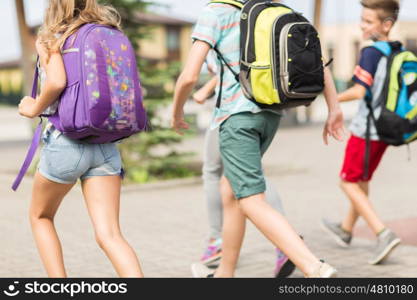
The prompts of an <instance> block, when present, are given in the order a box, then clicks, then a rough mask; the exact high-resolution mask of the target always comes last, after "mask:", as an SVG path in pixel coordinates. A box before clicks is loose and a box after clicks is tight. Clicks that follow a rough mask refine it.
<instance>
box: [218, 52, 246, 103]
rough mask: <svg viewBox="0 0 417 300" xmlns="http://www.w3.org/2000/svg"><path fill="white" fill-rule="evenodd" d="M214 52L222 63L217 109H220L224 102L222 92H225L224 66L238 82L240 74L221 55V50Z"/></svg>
mask: <svg viewBox="0 0 417 300" xmlns="http://www.w3.org/2000/svg"><path fill="white" fill-rule="evenodd" d="M213 50H214V51H216V53H217V58H218V59H219V61H220V88H219V94H218V95H217V101H216V107H217V108H220V105H221V102H222V91H223V77H224V66H226V67H227V68H228V69H229V71H230V72H232V74H233V76H234V77H235V79H236V81H237V82H239V81H240V80H239V74H238V73H236V72H235V71H234V70H233V68H232V67H231V66H230V65H229V64H228V63H227V61H226V59H225V58H224V56H223V55H222V54H221V52H220V51H219V49H217V47H214V48H213Z"/></svg>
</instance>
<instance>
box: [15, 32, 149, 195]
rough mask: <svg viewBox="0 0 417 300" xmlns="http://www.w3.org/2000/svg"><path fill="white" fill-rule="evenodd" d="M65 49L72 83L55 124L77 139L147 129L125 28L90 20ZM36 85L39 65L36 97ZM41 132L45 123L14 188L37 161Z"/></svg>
mask: <svg viewBox="0 0 417 300" xmlns="http://www.w3.org/2000/svg"><path fill="white" fill-rule="evenodd" d="M62 54H63V60H64V64H65V71H66V75H67V86H66V88H65V90H64V91H63V92H62V94H61V96H60V100H59V101H60V102H59V106H58V109H57V111H56V112H55V113H54V114H53V115H51V116H48V119H49V121H50V122H51V123H52V124H53V125H54V126H55V128H56V129H58V130H59V131H61V132H62V133H63V134H64V135H66V136H67V137H69V138H72V139H76V140H80V141H83V142H86V143H93V144H103V143H110V142H115V141H118V140H121V139H124V138H127V137H129V136H131V135H133V134H135V133H138V132H141V131H144V130H145V129H146V128H147V123H148V120H147V116H146V112H145V109H144V107H143V102H142V90H141V86H140V82H139V75H138V70H137V64H136V59H135V51H134V49H133V47H132V45H131V43H130V42H129V40H128V38H127V37H126V36H125V35H124V34H123V33H122V32H120V31H119V30H117V29H115V28H112V27H109V26H104V25H97V24H86V25H84V26H82V27H81V28H80V29H79V30H78V31H77V32H76V33H75V34H73V35H71V36H70V37H68V39H67V40H66V42H65V44H64V47H63V50H62ZM37 86H38V70H37V68H36V72H35V79H34V82H33V89H32V97H33V98H35V97H36V92H37ZM41 131H42V126H41V123H40V124H39V125H38V128H37V129H36V131H35V135H34V138H33V141H32V145H31V147H30V149H29V151H28V154H27V156H26V159H25V162H24V163H23V166H22V168H21V170H20V172H19V175H18V176H17V178H16V180H15V182H14V183H13V186H12V189H13V190H16V189H17V187H18V186H19V184H20V182H21V180H22V178H23V176H24V174H25V173H26V171H27V169H28V167H29V165H30V163H31V162H32V159H33V156H34V154H35V152H36V149H37V147H38V145H39V141H40V136H41Z"/></svg>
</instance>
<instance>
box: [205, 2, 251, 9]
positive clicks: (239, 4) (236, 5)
mask: <svg viewBox="0 0 417 300" xmlns="http://www.w3.org/2000/svg"><path fill="white" fill-rule="evenodd" d="M248 1H249V0H211V1H210V3H209V4H212V3H222V4H230V5H232V6H234V7H236V8H238V9H242V8H243V6H244V5H245V4H246V2H248Z"/></svg>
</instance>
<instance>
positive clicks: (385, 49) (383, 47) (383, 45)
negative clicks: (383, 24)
mask: <svg viewBox="0 0 417 300" xmlns="http://www.w3.org/2000/svg"><path fill="white" fill-rule="evenodd" d="M371 47H373V48H375V49H377V50H379V51H380V52H381V53H382V54H384V55H385V56H390V55H391V53H392V48H391V45H390V43H389V42H384V41H378V42H375V43H374V44H373V45H372V46H371Z"/></svg>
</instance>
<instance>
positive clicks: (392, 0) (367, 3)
mask: <svg viewBox="0 0 417 300" xmlns="http://www.w3.org/2000/svg"><path fill="white" fill-rule="evenodd" d="M361 4H362V6H363V7H365V8H369V9H373V10H376V11H378V16H379V19H380V20H381V21H382V22H385V21H388V20H390V21H392V23H395V22H396V21H397V20H398V15H399V13H400V3H399V1H398V0H362V1H361Z"/></svg>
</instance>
